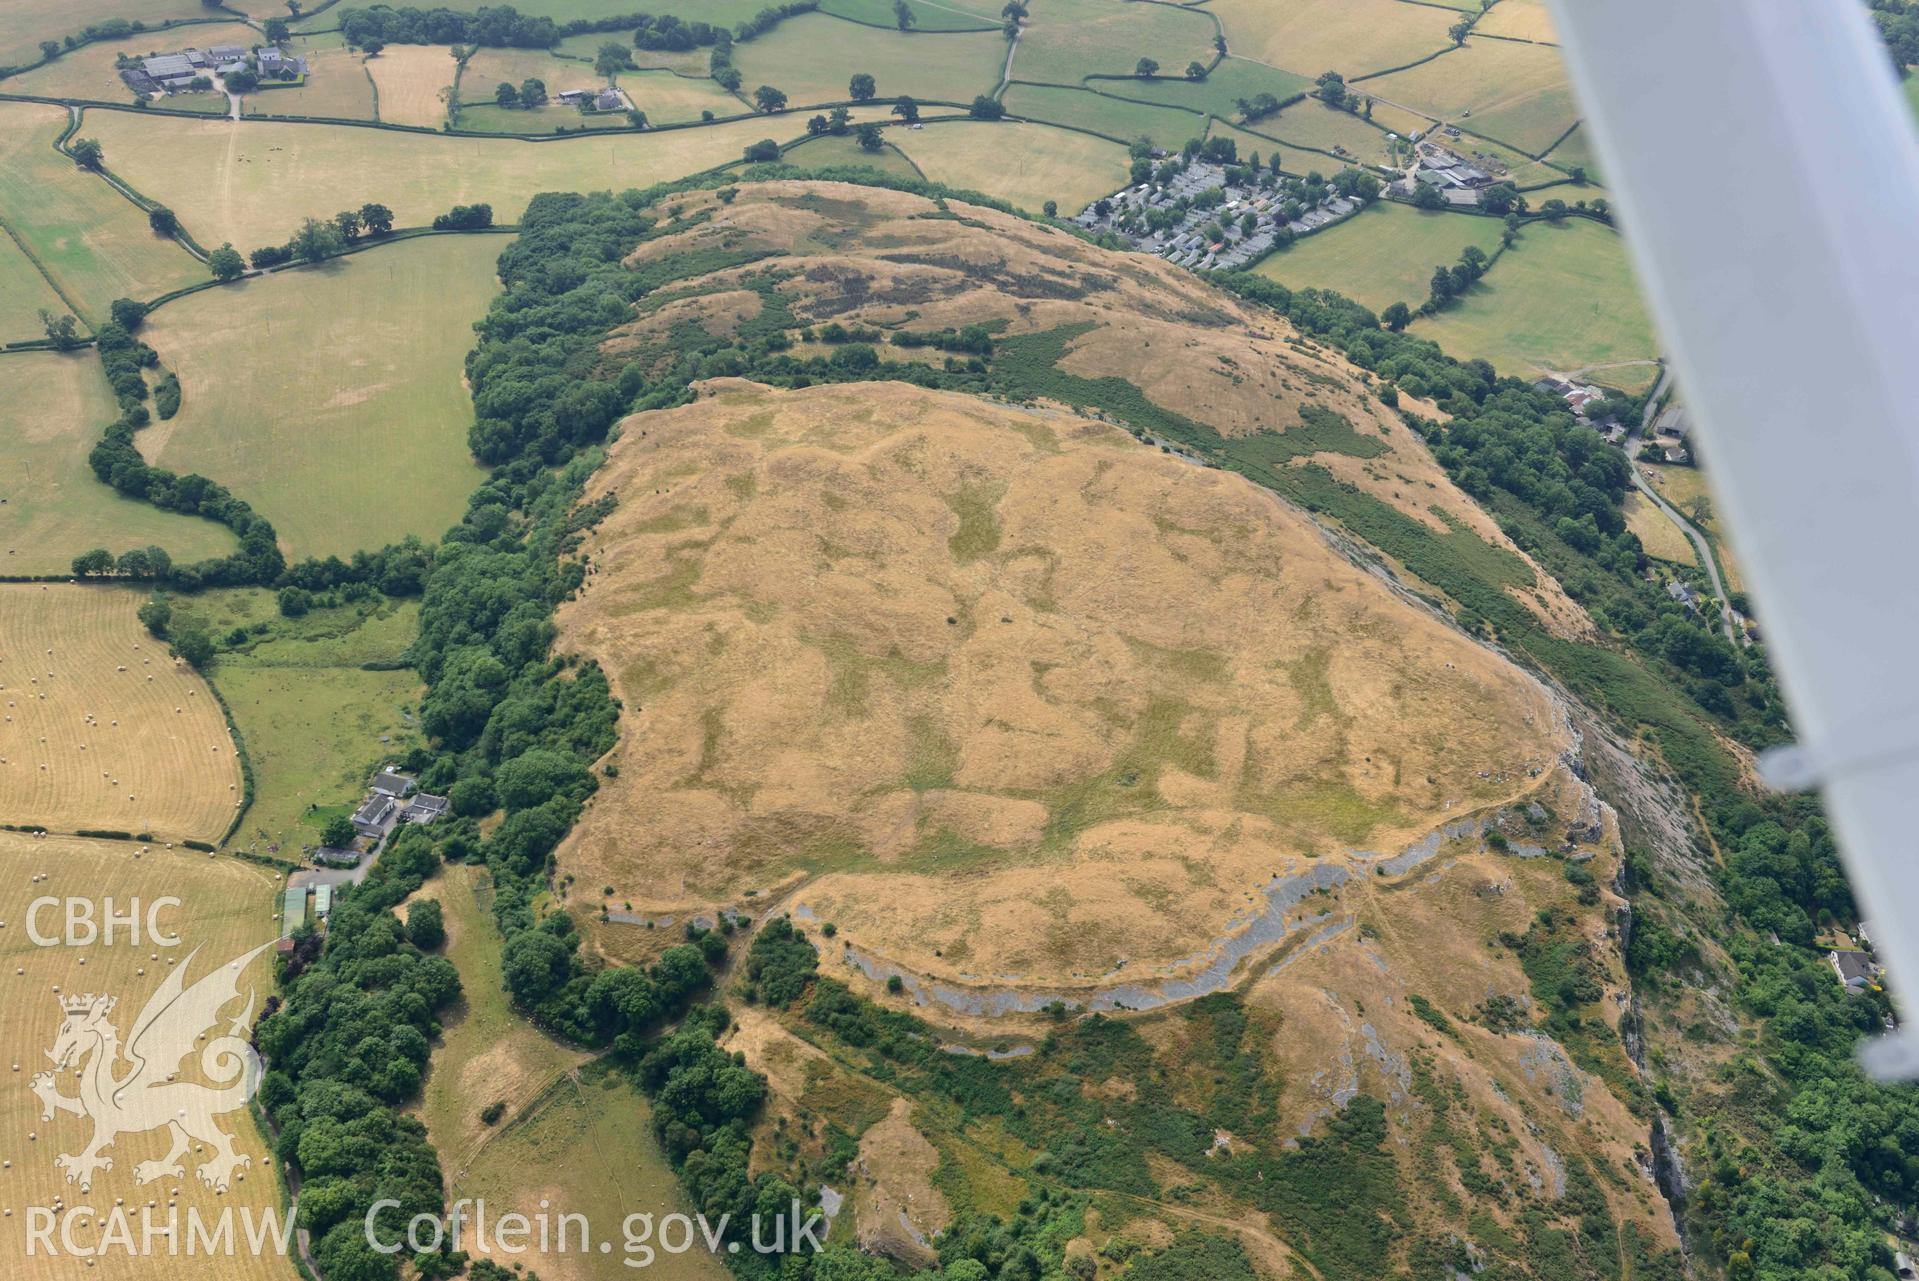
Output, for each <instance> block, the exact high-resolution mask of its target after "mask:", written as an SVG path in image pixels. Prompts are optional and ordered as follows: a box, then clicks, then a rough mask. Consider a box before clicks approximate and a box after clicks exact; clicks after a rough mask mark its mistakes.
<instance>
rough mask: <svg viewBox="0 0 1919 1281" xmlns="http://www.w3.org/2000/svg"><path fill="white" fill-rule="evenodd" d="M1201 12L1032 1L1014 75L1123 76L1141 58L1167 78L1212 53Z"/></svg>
mask: <svg viewBox="0 0 1919 1281" xmlns="http://www.w3.org/2000/svg"><path fill="white" fill-rule="evenodd" d="M1217 30H1218V28H1216V27H1215V26H1214V25H1213V23H1212V21H1211V20H1210V19H1208V18H1207V17H1206V15H1205V14H1203V13H1200V12H1199V11H1197V10H1193V9H1183V8H1179V7H1177V6H1174V5H1164V4H1136V3H1128V2H1127V0H1034V3H1033V5H1032V6H1031V16H1030V17H1029V18H1028V19H1027V22H1026V33H1025V34H1024V35H1023V36H1021V37H1020V42H1019V52H1018V53H1017V54H1015V55H1014V57H1013V75H1014V76H1015V77H1016V78H1017V79H1020V80H1030V81H1035V82H1038V83H1044V84H1078V83H1079V82H1080V81H1081V80H1083V79H1084V78H1085V77H1087V76H1091V75H1108V76H1127V75H1131V74H1132V73H1133V68H1134V66H1135V64H1137V63H1138V62H1139V60H1140V59H1141V58H1151V59H1153V60H1154V61H1155V62H1157V63H1159V66H1160V71H1161V72H1162V73H1163V74H1165V75H1169V76H1178V75H1183V74H1185V71H1186V64H1187V63H1189V62H1198V63H1199V64H1200V65H1202V66H1205V65H1207V64H1209V63H1211V62H1212V60H1213V57H1214V50H1213V36H1214V34H1215V33H1216V32H1217Z"/></svg>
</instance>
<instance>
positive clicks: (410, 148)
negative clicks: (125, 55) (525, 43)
mask: <svg viewBox="0 0 1919 1281" xmlns="http://www.w3.org/2000/svg"><path fill="white" fill-rule="evenodd" d="M381 56H382V57H384V56H385V55H384V54H382V55H381ZM961 127H964V126H961ZM804 128H805V123H804V121H801V120H798V119H794V118H790V117H786V118H780V119H769V120H742V121H736V122H733V123H729V124H718V125H712V126H709V127H704V128H695V129H674V130H663V131H659V132H648V133H630V132H625V131H621V132H619V133H615V134H610V135H607V136H598V135H594V136H584V137H573V138H566V139H561V140H555V141H553V142H527V141H521V140H518V139H512V138H500V139H492V138H452V137H433V136H431V135H428V134H413V133H400V132H397V131H393V130H382V129H361V128H355V127H353V126H351V125H308V124H292V123H280V122H277V121H262V122H246V123H241V124H235V123H233V122H231V121H222V120H209V121H186V120H178V119H173V120H159V119H155V118H151V117H146V116H140V115H136V114H135V113H133V112H131V111H110V112H109V111H102V112H97V113H94V114H93V115H90V116H89V117H88V118H87V125H86V132H87V133H89V134H91V135H93V136H95V137H98V138H99V139H100V141H101V143H102V145H103V146H104V147H105V148H106V150H107V155H108V156H109V157H110V162H111V163H112V165H113V166H114V168H115V170H116V171H117V172H118V173H119V174H120V175H121V176H122V177H124V178H125V179H126V180H127V181H128V182H130V183H132V184H133V185H134V186H135V187H138V188H139V189H140V190H141V191H144V192H145V193H147V195H149V196H151V197H152V198H153V199H155V200H159V201H161V202H163V203H165V204H167V205H170V206H171V207H172V208H173V210H174V211H175V212H176V213H178V214H179V215H180V218H181V221H182V222H184V223H185V224H186V225H187V227H188V228H190V229H191V230H192V231H193V234H194V236H195V237H196V238H197V239H199V240H200V241H201V242H202V243H203V244H218V243H220V242H221V241H223V240H230V241H232V242H233V243H234V244H235V245H236V246H238V247H240V248H242V249H251V248H253V247H255V246H258V245H266V244H279V243H281V242H283V241H284V240H285V239H286V238H287V237H288V236H289V235H290V234H292V232H293V231H294V229H295V228H297V227H298V226H299V225H300V221H301V219H303V218H309V217H331V216H332V215H333V213H334V212H336V211H337V210H340V209H347V208H358V207H359V206H360V205H362V204H365V203H367V202H368V201H374V200H377V201H379V202H380V203H382V204H384V205H386V206H387V207H388V208H390V209H392V210H393V212H394V216H395V225H397V226H401V227H417V226H422V225H424V224H426V223H430V222H431V221H432V220H433V217H434V215H436V214H440V213H444V212H445V211H446V210H447V209H449V208H450V207H452V206H453V205H458V204H472V203H475V202H480V201H484V202H486V203H488V204H491V205H492V206H493V213H494V218H495V220H496V221H499V222H510V221H512V220H514V219H516V218H518V217H519V216H520V213H521V211H522V210H524V209H525V208H526V203H527V201H528V200H530V199H532V198H533V197H534V196H535V195H537V194H538V193H540V192H542V191H604V190H609V189H610V190H616V191H617V190H621V189H623V188H626V187H646V186H650V185H651V184H653V183H656V182H664V181H667V180H669V179H672V178H682V177H685V176H687V175H688V174H693V173H698V172H701V171H702V170H706V169H711V168H714V167H716V166H718V165H722V164H726V163H729V162H731V161H734V160H738V159H739V158H740V155H741V153H742V152H743V151H744V150H745V148H746V147H747V145H748V144H750V143H753V142H755V141H757V140H759V139H761V138H768V137H771V138H775V139H781V138H786V139H790V138H791V137H793V136H794V135H796V134H797V133H798V132H800V131H801V130H803V129H804ZM1102 145H1104V144H1102ZM1114 150H1115V151H1116V152H1118V154H1119V157H1120V161H1121V162H1122V168H1121V170H1120V172H1121V174H1122V176H1123V175H1124V172H1125V170H1124V168H1123V162H1124V160H1125V152H1124V151H1123V150H1122V149H1119V148H1114ZM1115 185H1117V184H1115Z"/></svg>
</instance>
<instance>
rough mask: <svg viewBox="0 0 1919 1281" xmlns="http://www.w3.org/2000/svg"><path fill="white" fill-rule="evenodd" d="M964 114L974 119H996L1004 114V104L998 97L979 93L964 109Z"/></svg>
mask: <svg viewBox="0 0 1919 1281" xmlns="http://www.w3.org/2000/svg"><path fill="white" fill-rule="evenodd" d="M966 114H967V115H969V116H971V117H973V119H975V120H998V119H999V118H1000V117H1002V116H1004V115H1005V114H1006V104H1005V103H1003V102H1001V101H1000V100H999V99H998V98H989V97H987V96H986V95H985V94H980V95H979V96H978V97H977V98H974V99H973V105H972V106H970V107H968V108H967V109H966Z"/></svg>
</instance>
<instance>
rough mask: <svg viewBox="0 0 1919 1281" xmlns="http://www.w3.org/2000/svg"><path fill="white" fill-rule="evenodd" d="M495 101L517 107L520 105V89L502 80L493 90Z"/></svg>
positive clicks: (504, 105) (506, 105)
mask: <svg viewBox="0 0 1919 1281" xmlns="http://www.w3.org/2000/svg"><path fill="white" fill-rule="evenodd" d="M493 101H494V102H496V103H498V104H499V105H500V106H502V107H517V106H519V105H520V91H519V90H518V89H515V88H514V87H513V86H512V85H510V84H508V83H507V82H506V81H504V80H502V81H500V83H499V87H498V88H496V89H494V91H493Z"/></svg>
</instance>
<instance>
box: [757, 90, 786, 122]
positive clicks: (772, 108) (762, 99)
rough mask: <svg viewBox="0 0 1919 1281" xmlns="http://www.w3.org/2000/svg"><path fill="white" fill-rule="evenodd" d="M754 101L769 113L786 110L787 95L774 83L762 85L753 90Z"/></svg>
mask: <svg viewBox="0 0 1919 1281" xmlns="http://www.w3.org/2000/svg"><path fill="white" fill-rule="evenodd" d="M753 103H754V105H755V106H757V107H758V108H759V109H760V110H761V111H763V112H765V113H766V114H767V115H769V116H770V115H772V114H773V113H774V112H776V111H784V110H786V95H785V94H784V93H782V92H780V91H779V90H778V89H775V88H774V87H773V86H772V85H761V86H760V87H759V88H757V89H755V90H754V91H753Z"/></svg>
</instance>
